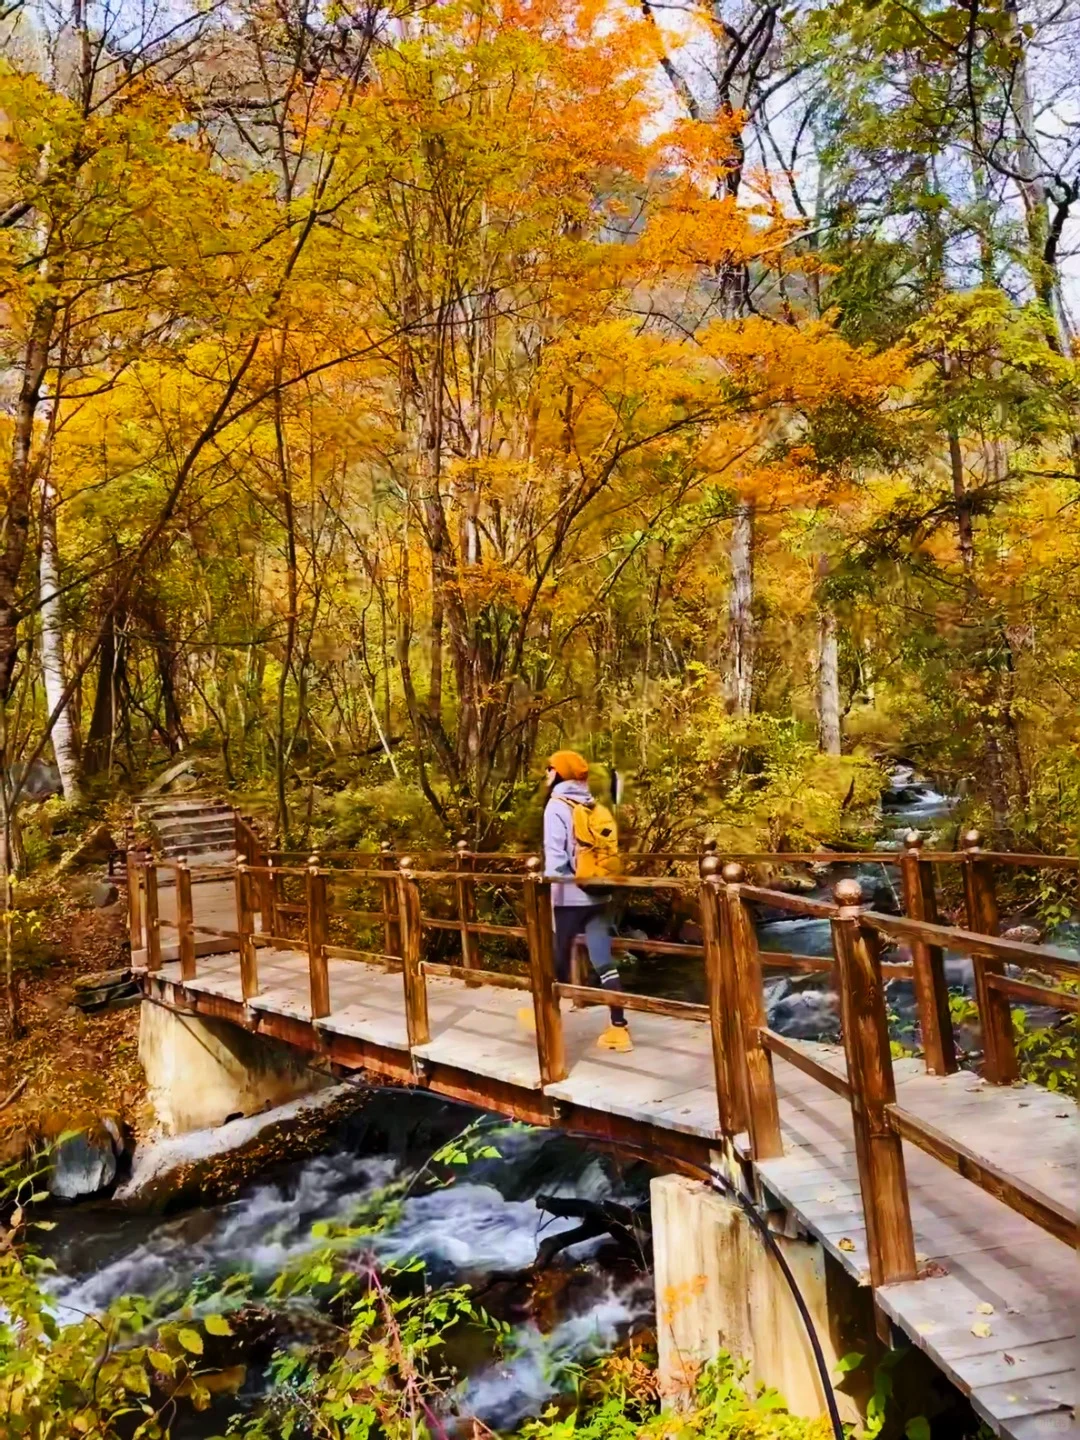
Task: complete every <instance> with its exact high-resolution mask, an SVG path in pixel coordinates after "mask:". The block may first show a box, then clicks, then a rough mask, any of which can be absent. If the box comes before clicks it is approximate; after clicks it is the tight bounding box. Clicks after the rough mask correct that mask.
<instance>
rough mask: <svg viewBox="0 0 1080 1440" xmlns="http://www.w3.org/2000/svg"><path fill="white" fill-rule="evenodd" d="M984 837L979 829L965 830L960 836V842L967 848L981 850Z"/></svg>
mask: <svg viewBox="0 0 1080 1440" xmlns="http://www.w3.org/2000/svg"><path fill="white" fill-rule="evenodd" d="M982 838H983V837H982V832H981V831H979V830H965V831H964V833H963V835H961V836H960V844H961V846H962V847H963V849H965V850H979V849H981V848H982Z"/></svg>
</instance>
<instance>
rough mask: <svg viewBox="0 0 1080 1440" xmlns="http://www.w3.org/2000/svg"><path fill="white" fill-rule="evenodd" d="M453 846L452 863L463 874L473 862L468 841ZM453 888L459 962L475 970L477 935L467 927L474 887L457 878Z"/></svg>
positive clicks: (471, 919) (473, 906)
mask: <svg viewBox="0 0 1080 1440" xmlns="http://www.w3.org/2000/svg"><path fill="white" fill-rule="evenodd" d="M454 848H455V851H456V854H455V856H454V865H455V868H456V869H457V871H458V872H459V873H462V874H463V873H465V872H466V871H468V870H471V869H472V868H473V862H472V856H471V855H470V854H469V842H468V841H467V840H459V841H458V843H457V845H456V846H455V847H454ZM454 888H455V890H456V891H457V912H458V920H459V921H460V922H461V963H462V965H463V966H464V968H465V969H466V970H475V969H476V968H477V967H478V966H479V963H480V959H479V953H478V945H477V937H476V936H475V935H473V934H471V933H470V931H469V929H468V928H467V927H468V926H469V925H471V924H474V923H475V921H476V887H475V885H470V884H469V882H468V881H467V880H457V881H456V882H455V885H454ZM466 983H468V982H466Z"/></svg>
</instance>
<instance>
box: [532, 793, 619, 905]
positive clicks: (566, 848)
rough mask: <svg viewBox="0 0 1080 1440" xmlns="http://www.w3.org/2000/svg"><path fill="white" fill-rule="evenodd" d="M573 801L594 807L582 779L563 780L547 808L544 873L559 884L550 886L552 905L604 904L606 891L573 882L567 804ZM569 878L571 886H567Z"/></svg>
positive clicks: (571, 825) (570, 821)
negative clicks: (589, 889)
mask: <svg viewBox="0 0 1080 1440" xmlns="http://www.w3.org/2000/svg"><path fill="white" fill-rule="evenodd" d="M567 800H573V801H575V802H577V803H579V804H582V805H595V804H596V801H595V800H594V799H593V797H592V794H591V792H590V790H589V787H588V785H586V784H585V782H584V781H583V780H560V781H558V782H557V783H556V785H555V788H554V789H553V790H552V792H551V798H550V799H549V800H548V803H547V805H546V807H545V809H544V874H545V875H546V876H547V878H548V879H549V880H555V881H557V882H561V883H557V884H555V885H552V887H551V903H552V905H602V904H603V903H604V901H605V900H606V899H607V895H606V893H604V892H600V893H597V892H596V891H595V890H594V891H592V892H591V893H590V892H588V891H585V890H582V888H581V886H580V885H575V884H574V883H573V879H574V874H575V870H576V865H575V856H574V848H575V847H574V811H573V807H572V806H570V805H567V804H566V803H565V802H566V801H567ZM567 876H569V878H570V883H569V884H567V883H565V877H567Z"/></svg>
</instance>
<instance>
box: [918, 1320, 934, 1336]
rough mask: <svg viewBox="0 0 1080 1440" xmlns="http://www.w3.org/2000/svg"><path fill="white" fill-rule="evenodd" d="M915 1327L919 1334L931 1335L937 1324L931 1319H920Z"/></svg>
mask: <svg viewBox="0 0 1080 1440" xmlns="http://www.w3.org/2000/svg"><path fill="white" fill-rule="evenodd" d="M915 1329H916V1330H917V1331H918V1332H919V1334H920V1335H932V1334H933V1333H934V1331H935V1330H936V1329H937V1325H936V1324H935V1323H934V1321H933V1320H920V1321H918V1322H917V1324H916V1326H915Z"/></svg>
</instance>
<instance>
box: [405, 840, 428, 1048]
mask: <svg viewBox="0 0 1080 1440" xmlns="http://www.w3.org/2000/svg"><path fill="white" fill-rule="evenodd" d="M397 902H398V903H397V920H398V931H399V934H400V937H401V938H400V945H401V962H402V963H401V979H402V984H403V985H404V989H405V1027H406V1029H407V1031H408V1035H409V1047H410V1049H411V1048H413V1047H414V1046H416V1045H426V1044H427V1043H428V1041H429V1040H430V1039H431V1025H430V1022H429V1020H428V1001H427V981H426V980H425V979H424V972H423V970H422V969H421V968H420V961H421V960H422V958H423V943H424V927H423V919H422V915H423V911H422V909H421V906H420V882H419V880H417V878H416V876H415V875H413V874H412V860H411V859H410V858H409V856H408V855H404V856H403V857H402V860H401V865H400V868H399V870H398V874H397Z"/></svg>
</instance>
